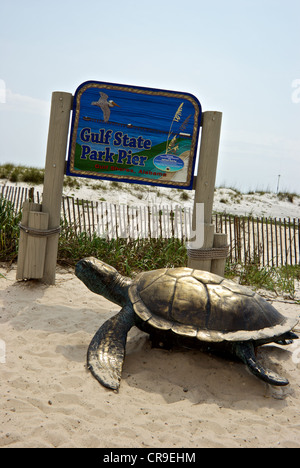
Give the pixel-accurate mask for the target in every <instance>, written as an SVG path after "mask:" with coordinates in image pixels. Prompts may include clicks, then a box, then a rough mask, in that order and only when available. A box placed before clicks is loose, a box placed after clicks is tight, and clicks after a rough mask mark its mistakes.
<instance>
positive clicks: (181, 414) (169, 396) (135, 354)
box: [0, 181, 300, 449]
mask: <svg viewBox="0 0 300 468" xmlns="http://www.w3.org/2000/svg"><path fill="white" fill-rule="evenodd" d="M91 184H92V182H90V181H88V182H86V183H85V184H83V185H82V186H81V188H80V189H78V190H74V189H72V190H71V189H66V190H65V195H75V196H76V197H78V198H85V199H95V197H96V198H97V199H100V198H101V197H102V196H103V197H105V198H106V200H107V201H114V202H117V201H118V198H116V197H117V194H118V196H120V194H121V197H123V201H124V199H125V198H126V201H127V202H128V203H136V202H138V201H140V198H138V197H137V195H138V192H134V191H131V192H128V191H126V192H124V193H123V194H122V192H120V191H119V192H117V190H115V189H112V190H107V191H105V192H103V191H101V189H100V190H95V188H92V186H91ZM37 189H38V188H37ZM40 189H42V187H41V188H40ZM147 190H148V192H146V193H147V194H148V201H149V197H150V196H153V197H156V200H154V201H156V202H157V199H159V200H160V201H161V203H170V192H167V191H164V190H160V192H159V194H157V192H156V193H155V192H151V191H149V189H147ZM151 194H152V195H151ZM191 194H192V193H191ZM171 196H172V202H173V203H177V202H180V203H181V204H182V200H181V199H180V192H176V193H175V192H174V193H173V194H171ZM168 197H169V198H168ZM145 198H146V199H147V197H144V199H145ZM144 201H145V200H144ZM186 203H190V204H191V203H192V199H190V200H188V201H185V202H184V204H186ZM299 204H300V198H299V197H297V196H294V199H293V202H292V203H291V202H290V201H288V200H280V201H279V200H278V198H277V197H276V195H274V194H269V193H266V194H248V195H243V194H241V195H239V196H237V195H236V192H234V191H233V190H232V189H228V188H227V189H225V188H223V189H217V190H216V192H215V203H214V209H215V210H216V211H221V212H224V211H226V212H230V213H232V214H247V213H248V214H249V213H252V214H253V215H259V216H262V215H264V213H266V214H267V215H268V216H274V217H275V216H279V217H280V216H281V217H299V211H300V210H299ZM103 260H104V261H105V259H103ZM15 278H16V265H13V266H12V267H8V265H5V264H3V265H1V266H0V291H1V292H0V323H1V327H0V376H1V379H0V391H1V396H2V397H1V403H0V414H1V418H0V446H1V447H11V448H13V447H86V448H88V447H102V448H116V447H118V448H124V447H126V448H143V447H148V448H177V449H178V448H197V447H213V448H218V447H282V448H283V447H285V448H286V447H300V373H299V369H300V343H299V344H298V343H297V342H296V343H294V345H292V346H288V347H283V346H279V345H268V346H264V347H261V348H260V349H259V351H258V356H259V358H260V359H261V360H262V362H263V363H264V364H265V365H267V366H268V367H270V368H271V369H273V370H274V371H276V372H277V373H279V374H281V375H283V376H285V377H286V378H288V379H289V381H290V385H288V386H287V387H281V388H280V387H271V386H269V385H267V384H265V383H263V382H261V381H260V380H258V379H257V378H256V377H254V376H253V375H251V374H250V373H249V372H248V371H247V369H246V368H245V366H244V365H243V364H242V363H239V362H234V361H230V360H225V359H222V358H221V357H216V356H213V355H207V354H203V353H201V352H200V351H196V350H187V349H174V350H172V351H166V350H160V349H152V348H151V345H150V342H149V340H148V335H146V334H144V333H142V332H140V331H139V330H137V329H136V328H134V329H132V330H131V331H130V333H129V338H128V342H127V355H126V359H125V364H124V367H123V374H122V377H123V378H122V383H121V387H120V391H119V393H114V392H113V391H110V390H107V389H105V388H103V387H102V386H101V385H100V384H99V383H98V382H97V381H96V380H95V379H94V378H93V376H92V375H91V374H90V372H89V371H88V370H87V369H86V352H87V348H88V345H89V343H90V341H91V339H92V337H93V335H94V333H95V332H96V331H97V329H98V328H99V326H101V324H102V323H103V322H104V321H105V320H106V319H108V318H109V317H111V316H112V315H114V314H115V313H116V312H117V311H118V310H119V308H118V306H116V305H114V304H112V303H110V302H108V301H107V300H105V299H104V298H102V297H100V296H97V295H95V294H93V293H92V292H90V291H89V290H88V289H87V288H86V287H85V285H84V284H83V283H82V282H81V281H79V280H78V279H77V278H76V277H75V275H74V272H73V270H64V269H62V268H60V267H58V268H57V275H56V285H55V286H46V285H43V284H42V283H40V282H38V281H28V282H17V281H16V280H15ZM297 288H298V289H297V294H296V299H298V301H299V299H300V289H299V284H298V285H297ZM262 294H263V295H265V294H266V293H265V292H264V291H262ZM267 298H268V300H271V301H272V304H273V305H274V306H275V307H276V308H277V309H278V310H279V311H280V312H281V313H283V314H284V315H287V316H291V317H300V305H299V303H298V304H297V302H296V301H291V300H289V299H287V298H283V297H276V296H275V294H274V295H272V294H270V293H268V295H267ZM297 331H298V332H300V325H298V329H297ZM4 352H5V355H4Z"/></svg>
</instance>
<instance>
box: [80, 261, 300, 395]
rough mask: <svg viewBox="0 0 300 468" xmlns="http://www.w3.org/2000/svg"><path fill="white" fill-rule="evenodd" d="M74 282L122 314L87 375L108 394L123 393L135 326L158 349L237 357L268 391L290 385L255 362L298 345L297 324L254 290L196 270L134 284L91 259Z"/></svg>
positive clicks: (153, 274)
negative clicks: (260, 349) (262, 353)
mask: <svg viewBox="0 0 300 468" xmlns="http://www.w3.org/2000/svg"><path fill="white" fill-rule="evenodd" d="M76 275H77V277H78V278H79V279H80V280H82V281H83V282H84V283H85V285H86V286H87V287H88V288H89V289H90V290H91V291H93V292H94V293H96V294H100V295H102V296H104V297H105V298H107V299H108V300H110V301H112V302H114V303H116V304H118V305H119V306H120V307H122V309H121V311H120V312H119V313H118V314H117V315H115V316H113V317H112V318H110V319H109V320H107V321H106V322H105V323H104V324H103V325H102V326H101V327H100V328H99V330H98V331H97V333H96V334H95V336H94V337H93V339H92V341H91V343H90V346H89V348H88V353H87V365H88V368H89V369H90V371H91V372H92V374H93V375H94V377H95V378H96V379H97V380H98V381H99V382H100V383H101V384H102V385H104V386H105V387H108V388H111V389H114V390H118V389H119V386H120V380H121V372H122V366H123V361H124V357H125V346H126V339H127V333H128V331H129V330H130V329H131V327H133V326H134V325H135V326H137V327H138V328H139V329H141V330H143V331H145V332H146V333H149V334H150V339H151V341H152V344H153V345H154V346H164V347H169V348H170V347H171V346H172V344H180V345H181V344H183V345H184V346H188V347H193V346H194V345H195V346H196V347H197V345H199V344H201V345H203V346H204V347H205V345H206V347H209V349H212V350H214V349H217V350H221V351H222V352H223V351H225V352H227V353H230V354H231V355H234V356H236V357H238V358H239V359H240V360H241V361H243V362H244V363H245V364H246V365H247V366H248V368H249V370H250V371H251V372H252V373H253V374H254V375H255V376H257V377H259V378H260V379H262V380H263V381H265V382H267V383H269V384H272V385H287V384H288V383H289V382H288V380H286V379H285V378H283V377H280V376H279V375H277V374H276V373H275V372H273V371H271V370H269V369H266V368H264V367H263V365H262V364H260V363H259V362H258V361H257V360H256V356H255V348H257V346H260V345H263V344H266V343H271V342H275V343H279V344H290V343H292V340H293V339H296V338H298V336H297V335H296V334H295V333H293V332H292V331H291V330H292V329H293V328H294V327H295V326H296V324H297V322H298V321H297V320H296V319H291V318H286V317H284V316H283V315H281V314H280V313H279V312H278V311H277V310H276V309H274V307H273V306H272V305H271V304H269V303H268V302H267V301H266V300H264V299H263V298H262V297H260V296H259V295H258V294H256V293H255V292H253V291H252V290H250V289H248V288H246V287H244V286H240V285H238V284H236V283H234V282H233V281H230V280H227V279H224V278H223V277H220V276H217V275H214V274H212V273H208V272H206V271H200V270H192V269H190V268H171V269H168V268H164V269H160V270H153V271H147V272H144V273H140V274H138V275H137V276H136V277H135V278H134V279H133V280H132V279H130V278H126V277H124V276H122V275H120V274H119V273H118V272H117V270H116V269H115V268H113V267H112V266H110V265H107V264H106V263H104V262H102V261H100V260H98V259H96V258H93V257H90V258H85V259H83V260H80V261H79V262H78V263H77V265H76ZM200 347H202V346H200Z"/></svg>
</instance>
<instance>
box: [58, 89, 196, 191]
mask: <svg viewBox="0 0 300 468" xmlns="http://www.w3.org/2000/svg"><path fill="white" fill-rule="evenodd" d="M200 122H201V105H200V103H199V101H198V99H197V98H196V97H195V96H193V95H191V94H189V93H181V92H175V91H164V90H159V89H152V88H142V87H133V86H128V85H120V84H112V83H105V82H98V81H88V82H85V83H83V84H81V85H80V86H79V87H78V89H77V90H76V93H75V96H74V105H73V117H72V126H71V136H70V143H69V156H68V163H67V175H69V176H75V177H91V178H94V179H104V180H113V181H118V182H130V183H135V184H147V185H159V186H165V187H175V188H182V189H192V186H193V175H194V167H195V160H196V154H197V144H198V137H199V127H200Z"/></svg>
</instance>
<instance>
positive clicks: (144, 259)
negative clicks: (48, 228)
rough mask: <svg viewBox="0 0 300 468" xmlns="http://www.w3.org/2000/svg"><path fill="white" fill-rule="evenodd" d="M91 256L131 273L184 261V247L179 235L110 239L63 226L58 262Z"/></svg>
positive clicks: (72, 262) (129, 274)
mask: <svg viewBox="0 0 300 468" xmlns="http://www.w3.org/2000/svg"><path fill="white" fill-rule="evenodd" d="M88 256H94V257H97V258H101V259H103V260H104V261H105V262H107V263H109V264H110V265H112V266H114V267H115V268H117V270H118V271H120V273H122V274H124V275H128V276H132V275H133V274H134V273H138V272H139V271H144V270H154V269H156V268H164V267H168V268H173V267H179V266H184V265H186V264H187V253H186V248H185V246H184V245H182V243H181V241H180V240H178V239H152V240H150V239H142V240H131V241H129V242H128V241H127V239H112V240H110V241H109V240H106V239H103V238H100V237H97V236H96V235H93V236H92V237H91V238H90V237H89V235H88V234H86V233H82V234H80V235H78V236H77V235H75V234H74V233H73V232H71V231H70V230H69V228H68V227H67V226H63V229H62V233H61V236H60V240H59V253H58V258H59V262H60V263H61V264H67V265H72V266H74V265H75V264H76V262H77V261H78V260H80V259H81V258H83V257H88Z"/></svg>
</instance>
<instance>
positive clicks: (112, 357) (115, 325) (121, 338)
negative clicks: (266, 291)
mask: <svg viewBox="0 0 300 468" xmlns="http://www.w3.org/2000/svg"><path fill="white" fill-rule="evenodd" d="M133 325H134V312H133V310H132V309H131V308H130V307H128V306H125V307H123V309H122V310H121V311H120V312H119V313H118V314H117V315H115V316H114V317H112V318H110V319H109V320H107V321H106V322H105V323H104V324H103V325H102V326H101V327H100V328H99V330H98V331H97V333H96V334H95V336H94V337H93V339H92V341H91V343H90V346H89V348H88V352H87V366H88V369H89V370H90V371H91V373H92V374H93V376H94V377H95V378H96V379H97V380H98V381H99V382H100V383H101V384H102V385H104V387H107V388H111V389H112V390H118V389H119V386H120V380H121V373H122V367H123V361H124V357H125V346H126V340H127V333H128V331H129V330H130V328H131V327H132V326H133Z"/></svg>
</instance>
